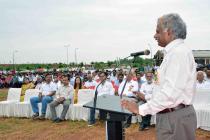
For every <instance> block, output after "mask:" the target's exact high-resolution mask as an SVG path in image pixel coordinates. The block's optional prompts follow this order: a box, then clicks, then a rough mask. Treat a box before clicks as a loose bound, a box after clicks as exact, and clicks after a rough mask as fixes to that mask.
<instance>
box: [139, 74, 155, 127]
mask: <svg viewBox="0 0 210 140" xmlns="http://www.w3.org/2000/svg"><path fill="white" fill-rule="evenodd" d="M145 77H146V80H147V81H146V82H144V83H143V84H142V86H141V89H140V92H136V96H137V97H138V98H139V99H140V102H139V105H142V104H144V103H146V102H147V101H149V100H150V99H151V98H152V93H153V89H154V87H155V84H154V83H153V73H152V72H147V73H146V74H145ZM151 116H152V115H150V114H148V115H146V116H142V121H141V123H140V127H139V130H141V131H142V130H148V129H149V126H150V120H151Z"/></svg>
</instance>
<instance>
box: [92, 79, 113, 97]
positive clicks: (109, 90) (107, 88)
mask: <svg viewBox="0 0 210 140" xmlns="http://www.w3.org/2000/svg"><path fill="white" fill-rule="evenodd" d="M96 87H97V86H96ZM97 91H98V96H101V95H104V94H109V95H114V88H113V86H112V83H111V82H109V81H105V83H104V84H101V85H99V87H98V89H97Z"/></svg>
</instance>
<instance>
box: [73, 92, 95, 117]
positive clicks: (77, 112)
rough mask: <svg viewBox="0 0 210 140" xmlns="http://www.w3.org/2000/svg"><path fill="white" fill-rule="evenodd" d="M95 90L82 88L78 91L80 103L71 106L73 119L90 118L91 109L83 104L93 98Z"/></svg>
mask: <svg viewBox="0 0 210 140" xmlns="http://www.w3.org/2000/svg"><path fill="white" fill-rule="evenodd" d="M93 98H94V90H92V89H81V90H79V91H78V103H77V104H73V106H72V107H71V108H70V113H71V114H70V119H71V120H85V121H87V120H88V116H89V109H88V108H84V107H83V105H84V104H85V103H88V102H89V101H91V100H93Z"/></svg>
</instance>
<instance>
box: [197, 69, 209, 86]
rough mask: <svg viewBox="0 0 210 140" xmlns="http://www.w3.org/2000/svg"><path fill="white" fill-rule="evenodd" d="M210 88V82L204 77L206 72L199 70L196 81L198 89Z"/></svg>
mask: <svg viewBox="0 0 210 140" xmlns="http://www.w3.org/2000/svg"><path fill="white" fill-rule="evenodd" d="M207 88H210V83H208V82H207V81H206V80H205V79H204V72H203V71H198V72H197V82H196V89H207Z"/></svg>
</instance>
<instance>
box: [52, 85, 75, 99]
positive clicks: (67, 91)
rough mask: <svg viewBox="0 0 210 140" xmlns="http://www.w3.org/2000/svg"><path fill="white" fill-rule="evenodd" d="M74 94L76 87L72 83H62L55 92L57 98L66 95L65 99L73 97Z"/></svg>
mask: <svg viewBox="0 0 210 140" xmlns="http://www.w3.org/2000/svg"><path fill="white" fill-rule="evenodd" d="M73 94H74V88H73V86H72V85H68V86H64V85H61V86H60V87H59V88H58V90H57V92H56V94H55V100H56V99H58V98H60V97H64V98H65V99H72V98H73Z"/></svg>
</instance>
